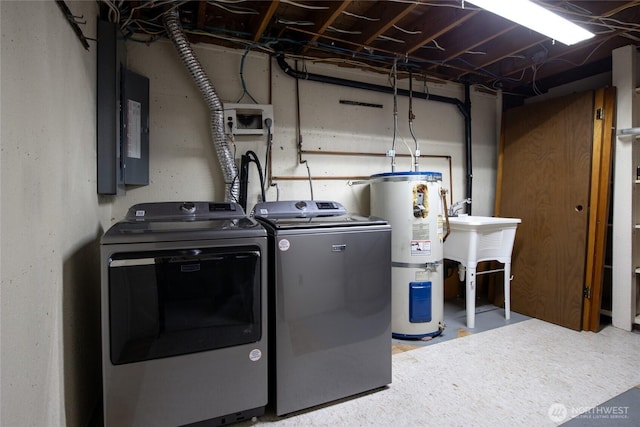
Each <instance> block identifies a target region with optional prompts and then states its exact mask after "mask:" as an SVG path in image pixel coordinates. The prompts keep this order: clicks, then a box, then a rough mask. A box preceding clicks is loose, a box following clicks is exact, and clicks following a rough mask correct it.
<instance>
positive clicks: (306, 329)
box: [255, 202, 391, 415]
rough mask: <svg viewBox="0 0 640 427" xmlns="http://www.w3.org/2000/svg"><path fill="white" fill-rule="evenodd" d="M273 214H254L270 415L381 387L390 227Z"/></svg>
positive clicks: (386, 355) (387, 335) (387, 354)
mask: <svg viewBox="0 0 640 427" xmlns="http://www.w3.org/2000/svg"><path fill="white" fill-rule="evenodd" d="M274 203H275V202H274ZM308 203H313V202H308ZM255 212H256V215H259V212H260V210H259V209H256V210H255ZM264 212H266V211H264V210H263V213H264ZM276 216H277V217H278V218H276V219H274V218H269V217H258V220H259V221H260V222H262V224H263V225H264V226H265V228H266V229H267V232H268V235H269V257H270V265H269V304H270V306H269V315H270V319H269V322H270V350H269V351H270V354H269V357H270V393H271V394H270V404H271V405H272V406H273V407H274V410H275V412H276V414H277V415H283V414H287V413H291V412H294V411H298V410H302V409H306V408H310V407H312V406H316V405H320V404H323V403H326V402H330V401H333V400H336V399H340V398H344V397H347V396H352V395H355V394H358V393H362V392H365V391H369V390H372V389H375V388H379V387H383V386H385V385H387V384H389V383H390V382H391V228H390V226H389V225H388V224H387V223H386V222H385V221H383V220H379V219H375V218H365V217H359V216H350V215H342V216H334V217H313V218H283V216H286V215H282V213H280V214H279V215H276Z"/></svg>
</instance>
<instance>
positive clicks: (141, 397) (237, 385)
mask: <svg viewBox="0 0 640 427" xmlns="http://www.w3.org/2000/svg"><path fill="white" fill-rule="evenodd" d="M101 270H102V271H101V278H102V280H101V281H102V285H101V288H102V290H101V292H102V368H103V382H104V384H103V387H104V388H103V392H104V393H103V394H104V425H105V426H178V425H189V424H194V423H200V422H205V423H206V425H212V426H215V425H224V424H230V423H233V422H237V421H242V420H246V419H251V418H252V417H256V416H259V415H261V414H263V413H264V408H265V406H266V404H267V400H268V384H267V381H268V355H267V340H268V329H267V305H266V304H267V293H266V292H267V287H266V283H267V233H266V230H265V229H264V227H262V226H261V225H260V224H259V223H258V222H256V221H255V220H254V219H251V218H249V217H247V215H245V213H244V211H243V210H242V208H241V207H240V205H238V204H235V203H217V202H162V203H144V204H138V205H135V206H132V207H131V208H130V209H129V211H128V213H127V216H126V218H125V219H124V220H122V221H120V222H118V223H117V224H115V225H114V226H113V227H111V228H110V229H109V230H108V231H107V232H106V233H105V234H104V236H103V237H102V241H101ZM198 425H200V424H198Z"/></svg>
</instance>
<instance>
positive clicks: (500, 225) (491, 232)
mask: <svg viewBox="0 0 640 427" xmlns="http://www.w3.org/2000/svg"><path fill="white" fill-rule="evenodd" d="M520 222H522V220H521V219H520V218H500V217H491V216H474V215H460V216H456V217H450V218H449V226H450V228H451V233H450V234H449V236H448V237H447V240H445V242H444V257H445V258H447V259H450V260H453V261H458V262H459V263H460V264H462V265H461V267H460V279H461V280H462V279H463V278H464V275H465V270H466V276H467V277H466V288H467V295H466V309H467V327H468V328H473V327H475V305H476V304H475V300H476V266H477V265H478V263H479V262H481V261H492V260H495V261H498V262H501V263H503V264H504V311H505V318H506V319H509V318H510V317H511V311H510V282H511V252H512V251H513V242H514V240H515V237H516V228H517V227H518V224H519V223H520ZM496 271H502V270H492V271H491V272H496Z"/></svg>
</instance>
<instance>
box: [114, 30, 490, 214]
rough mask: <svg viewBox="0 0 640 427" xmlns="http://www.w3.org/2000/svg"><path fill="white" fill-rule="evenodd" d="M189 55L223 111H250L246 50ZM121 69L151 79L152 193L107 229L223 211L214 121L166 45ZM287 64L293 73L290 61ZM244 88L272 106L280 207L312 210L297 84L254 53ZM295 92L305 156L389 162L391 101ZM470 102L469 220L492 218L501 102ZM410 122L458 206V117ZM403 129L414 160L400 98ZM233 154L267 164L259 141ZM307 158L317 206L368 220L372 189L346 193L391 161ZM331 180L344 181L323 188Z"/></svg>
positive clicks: (424, 116) (317, 90) (314, 89)
mask: <svg viewBox="0 0 640 427" xmlns="http://www.w3.org/2000/svg"><path fill="white" fill-rule="evenodd" d="M194 50H195V52H196V54H197V55H198V57H199V59H200V62H201V63H202V65H203V67H204V69H205V70H206V71H207V73H208V75H209V77H210V79H211V81H212V83H213V85H214V86H215V88H216V91H217V93H218V95H219V96H220V98H221V99H222V101H223V102H225V103H228V102H231V103H235V102H238V101H240V102H243V103H248V104H250V103H252V101H251V100H250V98H249V97H248V96H244V97H243V98H242V99H240V97H241V96H242V95H243V91H242V86H241V81H240V76H239V72H240V61H241V58H242V54H243V53H244V50H242V49H239V50H235V49H222V48H218V47H212V46H204V45H194ZM127 58H128V66H129V67H130V68H131V69H133V70H134V71H136V72H138V73H141V74H143V75H146V76H147V77H149V79H150V96H151V108H150V115H151V129H150V134H151V135H150V140H151V148H150V150H151V154H150V158H151V167H150V170H151V172H150V182H151V183H150V185H149V186H147V187H139V188H134V189H129V190H128V191H127V194H126V196H125V197H121V198H118V199H117V200H116V201H115V205H114V217H116V218H117V217H121V216H123V215H124V214H125V212H126V210H127V208H128V207H129V206H131V205H132V204H134V203H138V202H144V201H162V200H222V199H224V194H223V190H224V187H223V183H222V176H221V173H220V168H219V165H218V162H217V158H216V157H215V152H214V149H213V148H212V146H211V142H210V136H209V129H208V117H209V115H208V112H207V110H206V106H205V104H204V102H203V101H202V99H201V96H200V94H199V93H198V92H197V89H196V87H195V84H194V83H193V82H192V81H191V79H190V77H189V74H188V73H187V71H186V68H185V67H184V65H183V64H182V63H181V62H180V60H179V58H178V56H177V54H176V52H175V49H174V48H173V45H172V44H171V43H170V42H168V41H159V42H156V43H153V44H151V45H146V44H141V43H134V42H129V43H127ZM288 62H289V64H290V65H294V62H293V61H292V60H288ZM305 66H306V69H307V71H309V72H313V73H315V74H321V75H327V76H332V77H341V78H346V79H349V80H361V81H366V82H367V83H373V84H378V85H387V84H388V81H389V80H388V76H386V75H381V74H377V73H371V72H365V71H362V70H359V69H349V68H343V67H337V66H335V65H322V64H312V63H306V64H305ZM270 73H271V74H270ZM244 77H245V82H246V87H247V89H248V91H249V93H250V94H251V95H252V96H253V97H254V98H255V99H256V101H257V102H258V103H260V104H273V106H274V116H275V117H274V137H273V164H272V174H273V175H274V176H275V177H281V178H283V179H276V180H275V182H276V183H277V184H278V189H279V195H280V199H282V200H284V199H309V198H311V194H310V189H309V183H308V181H307V179H306V177H307V169H306V165H303V164H299V163H298V149H297V130H296V120H297V112H296V96H295V82H296V81H295V79H293V78H291V77H289V76H287V75H286V74H284V73H283V72H282V70H280V68H279V67H278V65H277V64H276V62H275V60H273V62H272V63H271V64H270V59H269V56H268V55H267V54H265V53H259V52H251V53H249V54H248V55H247V58H246V61H245V67H244ZM399 85H400V87H402V88H405V89H407V88H408V81H407V79H401V80H400V81H399ZM414 90H415V91H423V90H424V88H423V84H422V83H421V82H415V83H414ZM428 90H429V92H430V93H432V94H438V95H442V96H447V97H452V98H453V97H456V98H458V99H462V98H463V96H464V89H463V87H462V86H461V85H455V84H433V83H429V88H428ZM299 91H300V123H301V134H302V138H303V149H304V150H323V151H349V152H353V151H356V152H366V153H385V152H386V151H387V150H388V149H390V148H391V145H392V139H393V138H392V136H393V96H392V95H388V94H381V93H377V92H371V91H365V90H360V89H352V88H346V87H342V86H334V85H330V84H325V83H319V82H313V81H305V80H301V81H300V82H299ZM340 100H350V101H358V102H364V103H371V104H380V105H382V106H383V108H371V107H362V106H352V105H343V104H340V102H339V101H340ZM471 102H472V132H473V162H474V165H473V168H474V169H473V176H474V181H473V196H474V213H475V214H484V215H491V214H493V204H494V197H495V191H494V187H495V169H496V153H497V139H498V137H497V133H496V97H495V96H493V95H487V94H485V93H481V92H476V91H475V90H474V89H472V91H471ZM413 110H414V114H415V116H416V119H415V121H414V131H415V134H416V136H417V138H418V141H419V144H420V150H421V153H422V154H423V155H427V154H428V155H442V156H451V158H452V166H453V167H452V171H451V174H452V182H450V179H449V176H450V171H449V162H448V161H447V160H446V159H427V158H423V159H421V161H420V164H421V170H423V171H425V170H429V171H439V172H442V173H443V177H444V179H443V181H444V186H445V187H447V188H449V189H451V191H452V192H453V198H454V199H455V200H459V199H462V198H464V194H465V189H464V186H465V170H464V164H465V158H464V120H463V117H462V115H461V113H460V112H459V111H458V110H457V108H456V107H455V106H452V105H449V104H444V103H439V102H433V101H425V100H422V99H417V98H415V99H414V102H413ZM398 117H399V119H398V121H399V127H398V138H397V142H396V150H397V152H398V153H404V154H408V149H407V148H406V145H405V143H406V144H409V146H410V147H412V149H413V146H414V143H413V140H412V138H411V135H410V133H409V128H408V119H407V117H408V98H406V97H398ZM235 143H236V152H237V154H236V159H239V158H240V155H241V154H243V153H245V152H246V151H247V150H253V151H255V152H256V154H257V155H258V157H259V158H260V160H261V162H262V163H264V159H265V150H266V142H265V140H264V138H262V137H259V138H256V137H249V136H241V137H237V138H236V142H235ZM303 158H304V159H305V160H307V162H308V165H309V169H310V172H311V174H312V176H313V177H314V179H313V191H314V198H316V199H330V200H338V201H340V202H342V203H343V204H345V205H346V206H347V208H348V209H349V210H350V211H352V212H357V213H362V214H368V213H369V195H368V186H367V185H363V184H356V185H350V183H351V181H357V180H358V178H360V177H368V176H370V175H372V174H376V173H381V172H390V171H391V167H390V160H389V159H388V158H385V157H372V156H338V155H330V156H325V155H322V156H321V155H315V154H307V155H304V156H303ZM263 167H264V164H263ZM411 168H412V165H411V160H410V159H409V158H408V157H407V158H400V157H399V158H398V159H397V168H396V170H397V171H407V170H411ZM336 176H338V177H344V179H338V180H336V179H322V178H330V177H336ZM292 178H295V179H292ZM250 179H251V182H250V186H249V191H250V197H249V201H248V203H247V204H248V209H251V208H252V207H253V205H254V204H255V203H256V202H257V201H258V195H259V187H258V184H257V181H258V175H257V172H256V170H255V168H254V167H253V165H252V166H251V168H250ZM276 194H277V190H276V188H275V187H272V188H270V189H269V190H268V192H267V199H268V200H275V199H276V197H277V196H276Z"/></svg>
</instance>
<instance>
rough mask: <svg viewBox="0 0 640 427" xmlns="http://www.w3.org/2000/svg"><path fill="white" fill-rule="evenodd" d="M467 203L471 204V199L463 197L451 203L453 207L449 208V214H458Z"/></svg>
mask: <svg viewBox="0 0 640 427" xmlns="http://www.w3.org/2000/svg"><path fill="white" fill-rule="evenodd" d="M465 203H468V204H471V199H470V198H468V199H462V200H460V201H457V202H455V203H454V204H453V205H451V207H450V208H449V216H458V212H460V211H461V210H462V208H463V207H464V204H465Z"/></svg>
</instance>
